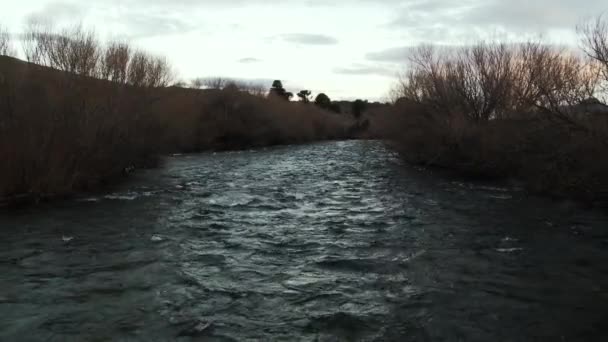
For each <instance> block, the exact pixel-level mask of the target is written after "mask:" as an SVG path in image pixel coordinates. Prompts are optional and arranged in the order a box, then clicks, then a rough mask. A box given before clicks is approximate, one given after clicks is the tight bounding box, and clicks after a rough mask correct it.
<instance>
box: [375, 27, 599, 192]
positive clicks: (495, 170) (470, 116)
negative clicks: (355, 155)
mask: <svg viewBox="0 0 608 342" xmlns="http://www.w3.org/2000/svg"><path fill="white" fill-rule="evenodd" d="M590 25H591V26H586V27H587V28H586V29H585V30H584V31H583V32H584V33H585V34H586V36H585V39H584V40H583V45H586V46H587V49H586V51H587V53H588V56H589V57H590V58H584V57H581V55H580V54H577V53H576V52H571V51H567V50H564V49H556V48H554V47H550V46H547V45H543V44H542V43H540V42H533V43H528V44H522V45H505V44H487V43H480V44H478V45H476V46H473V47H468V48H463V49H462V50H459V51H438V50H434V49H433V48H429V47H423V48H421V49H420V50H419V52H418V54H416V55H415V56H414V58H413V60H412V61H411V62H410V64H409V73H408V74H406V75H404V77H403V78H402V79H401V80H400V82H399V83H398V85H397V87H396V88H395V91H394V93H395V94H398V97H399V100H398V101H397V102H396V103H395V105H394V106H393V107H392V108H391V109H390V111H389V113H386V114H385V115H384V116H383V117H380V116H377V119H376V120H375V122H374V125H375V126H376V127H379V130H380V131H382V132H383V134H384V136H385V137H387V138H389V139H390V140H391V141H392V142H393V143H394V146H395V147H396V148H397V149H398V150H399V151H400V152H401V154H402V155H403V156H404V158H406V159H407V160H409V161H411V162H414V163H421V164H426V165H435V166H440V167H446V168H450V169H455V170H458V171H461V172H463V173H467V174H470V175H475V176H478V177H491V178H517V179H520V180H523V181H524V182H525V184H526V185H527V187H528V189H529V190H530V191H532V192H536V193H544V194H551V195H556V196H570V197H576V198H579V199H584V200H599V199H601V200H605V199H608V198H607V195H608V177H606V174H607V172H608V154H607V153H606V148H607V147H608V112H607V111H606V110H608V107H603V105H602V104H599V103H594V104H591V105H589V104H588V100H589V99H590V98H591V97H592V96H598V97H601V96H602V94H604V93H603V91H604V90H605V89H604V87H605V75H606V74H607V73H608V64H606V63H605V51H606V50H605V46H606V45H607V44H608V43H607V42H606V38H607V37H608V35H607V34H606V33H607V32H608V30H606V27H607V26H606V25H605V23H603V22H602V21H597V22H593V23H591V24H590ZM598 109H599V112H598V111H597V110H598ZM602 110H603V111H604V112H602Z"/></svg>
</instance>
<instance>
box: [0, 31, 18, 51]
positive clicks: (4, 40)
mask: <svg viewBox="0 0 608 342" xmlns="http://www.w3.org/2000/svg"><path fill="white" fill-rule="evenodd" d="M14 55H15V50H14V49H13V45H12V42H11V34H10V33H9V32H8V30H7V29H6V28H4V27H3V26H2V25H0V56H14Z"/></svg>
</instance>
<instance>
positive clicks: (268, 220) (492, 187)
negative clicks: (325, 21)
mask: <svg viewBox="0 0 608 342" xmlns="http://www.w3.org/2000/svg"><path fill="white" fill-rule="evenodd" d="M0 235H1V238H0V317H1V319H0V340H2V341H106V340H115V341H121V340H122V341H172V340H178V341H179V340H182V341H244V340H265V341H269V340H282V341H534V340H539V341H540V340H542V341H549V340H550V341H600V340H606V338H608V324H607V323H608V216H606V215H605V214H603V213H602V212H599V211H593V210H590V209H585V208H581V207H580V206H578V205H576V204H573V203H568V202H558V201H553V200H549V199H543V198H536V197H530V196H527V195H526V194H525V193H524V192H523V191H520V190H518V189H516V188H509V187H500V186H497V185H496V184H480V183H475V182H469V181H464V180H462V179H457V178H454V177H452V176H446V175H442V174H437V172H436V171H432V170H422V169H418V168H414V167H410V166H407V165H404V164H403V163H402V162H401V161H400V160H399V158H398V157H397V156H396V155H395V154H394V153H392V152H391V151H390V150H388V149H387V148H386V147H384V145H383V144H382V143H380V142H377V141H346V142H326V143H318V144H312V145H302V146H283V147H274V148H268V149H259V150H252V151H243V152H223V153H203V154H192V155H175V156H172V157H169V158H167V161H166V163H165V165H164V166H163V167H162V168H159V169H154V170H147V171H141V172H137V173H136V174H135V175H134V176H133V177H132V178H131V179H130V180H129V181H128V182H127V183H125V184H122V185H120V186H119V187H116V188H114V189H112V190H111V191H110V192H108V193H107V194H100V195H95V196H93V195H91V196H84V197H81V198H77V199H73V200H65V201H60V202H55V203H51V204H43V205H39V206H35V207H29V208H25V209H21V210H19V211H13V212H3V213H0Z"/></svg>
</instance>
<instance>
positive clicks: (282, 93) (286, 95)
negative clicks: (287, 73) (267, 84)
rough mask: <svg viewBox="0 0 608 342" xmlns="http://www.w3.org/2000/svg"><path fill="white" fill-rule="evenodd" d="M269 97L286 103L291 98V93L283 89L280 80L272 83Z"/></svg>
mask: <svg viewBox="0 0 608 342" xmlns="http://www.w3.org/2000/svg"><path fill="white" fill-rule="evenodd" d="M269 95H271V96H278V97H280V98H282V99H284V100H287V101H289V100H291V98H292V97H293V93H290V92H288V91H286V90H285V88H283V82H281V80H275V81H274V82H272V88H270V93H269Z"/></svg>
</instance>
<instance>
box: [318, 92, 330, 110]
mask: <svg viewBox="0 0 608 342" xmlns="http://www.w3.org/2000/svg"><path fill="white" fill-rule="evenodd" d="M315 104H316V105H317V106H319V107H321V108H323V109H329V107H330V106H331V99H330V98H329V96H327V95H326V94H325V93H321V94H319V95H317V97H316V98H315Z"/></svg>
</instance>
